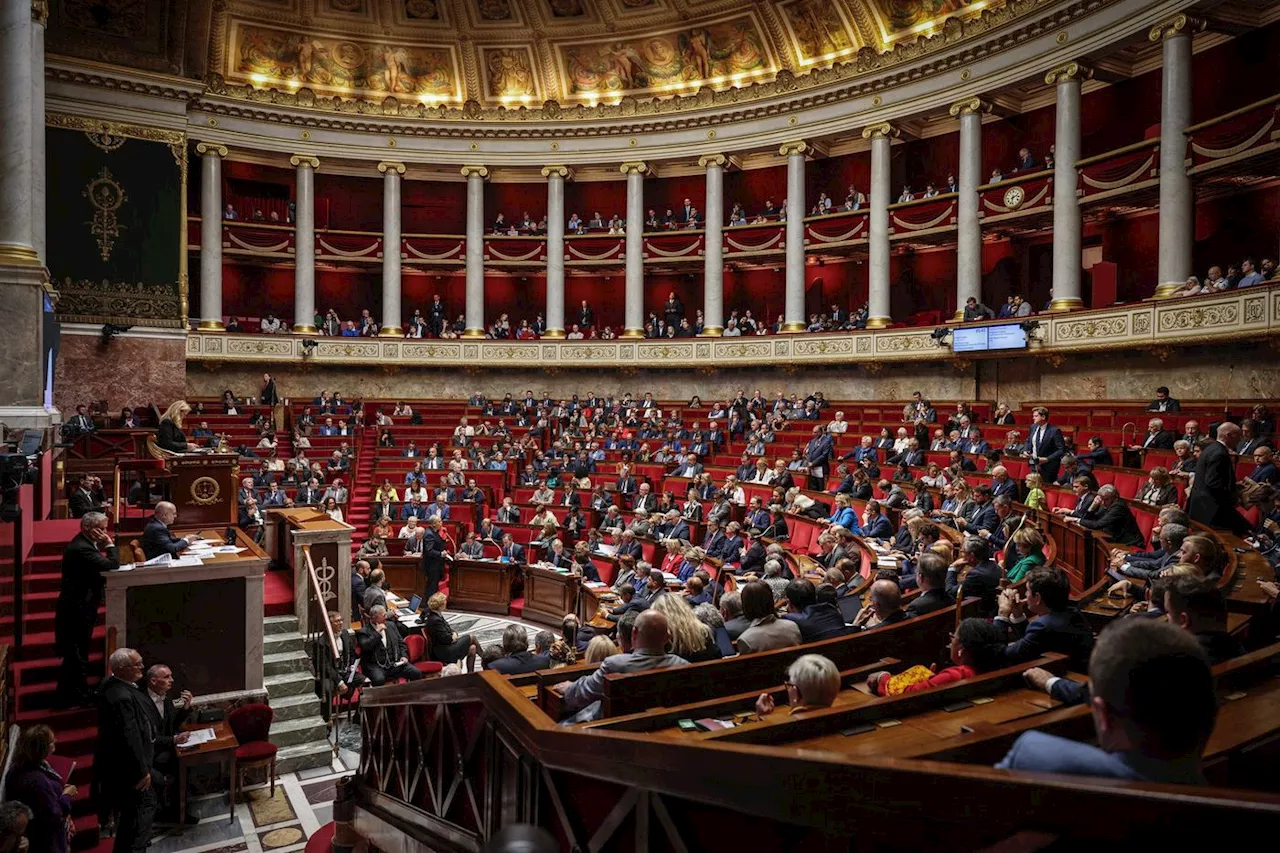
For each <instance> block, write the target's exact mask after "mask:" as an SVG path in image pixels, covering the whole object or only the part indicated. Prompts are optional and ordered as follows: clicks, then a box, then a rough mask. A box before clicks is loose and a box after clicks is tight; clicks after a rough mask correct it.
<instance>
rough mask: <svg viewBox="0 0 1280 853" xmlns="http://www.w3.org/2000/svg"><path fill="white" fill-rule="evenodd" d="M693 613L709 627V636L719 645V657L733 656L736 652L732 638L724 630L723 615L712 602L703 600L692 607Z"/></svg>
mask: <svg viewBox="0 0 1280 853" xmlns="http://www.w3.org/2000/svg"><path fill="white" fill-rule="evenodd" d="M693 615H694V616H696V617H697V619H698V621H699V622H701V623H702V624H703V625H706V626H707V627H708V628H710V629H711V636H713V637H715V640H716V645H717V646H719V647H720V656H721V657H726V658H728V657H733V656H734V655H736V654H737V653H738V650H737V649H736V648H734V645H733V640H731V639H729V632H728V631H726V630H725V627H724V617H723V616H722V615H721V613H720V611H719V610H717V609H716V606H715V605H714V604H712V603H710V602H707V601H704V602H703V603H702V604H699V605H698V606H697V607H695V608H693Z"/></svg>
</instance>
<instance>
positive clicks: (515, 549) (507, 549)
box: [501, 542, 525, 565]
mask: <svg viewBox="0 0 1280 853" xmlns="http://www.w3.org/2000/svg"><path fill="white" fill-rule="evenodd" d="M501 556H503V557H507V558H509V559H510V560H511V562H513V563H515V564H516V565H524V563H525V555H524V546H523V545H521V544H520V543H519V542H512V543H511V544H510V545H504V546H503V548H502V555H501Z"/></svg>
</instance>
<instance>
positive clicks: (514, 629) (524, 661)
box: [489, 622, 551, 675]
mask: <svg viewBox="0 0 1280 853" xmlns="http://www.w3.org/2000/svg"><path fill="white" fill-rule="evenodd" d="M502 651H503V656H502V657H500V658H498V659H497V660H496V661H494V662H493V663H491V664H490V665H489V669H492V670H493V671H494V672H500V673H502V674H503V675H521V674H523V673H526V672H537V671H538V670H540V669H547V668H548V667H550V666H551V655H550V654H542V655H537V654H534V653H533V652H531V651H529V632H528V630H526V629H525V627H524V626H523V625H517V624H515V623H514V622H513V623H511V624H510V625H508V626H507V627H506V628H503V629H502Z"/></svg>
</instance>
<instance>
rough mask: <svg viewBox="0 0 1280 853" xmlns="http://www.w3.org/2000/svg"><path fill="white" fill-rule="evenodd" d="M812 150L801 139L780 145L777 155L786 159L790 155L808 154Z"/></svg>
mask: <svg viewBox="0 0 1280 853" xmlns="http://www.w3.org/2000/svg"><path fill="white" fill-rule="evenodd" d="M812 150H813V148H812V146H810V145H809V143H807V142H805V141H804V140H803V139H797V140H795V141H793V142H784V143H782V145H781V146H779V148H778V153H779V154H781V155H782V156H784V157H788V156H790V155H792V154H808V153H809V152H810V151H812Z"/></svg>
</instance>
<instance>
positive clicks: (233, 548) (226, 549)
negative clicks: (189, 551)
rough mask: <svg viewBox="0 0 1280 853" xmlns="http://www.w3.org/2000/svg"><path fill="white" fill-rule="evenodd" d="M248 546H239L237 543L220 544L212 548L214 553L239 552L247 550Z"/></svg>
mask: <svg viewBox="0 0 1280 853" xmlns="http://www.w3.org/2000/svg"><path fill="white" fill-rule="evenodd" d="M248 550H249V549H248V548H241V547H240V546H239V545H220V546H218V547H217V548H214V549H213V553H215V554H239V553H240V552H241V551H248Z"/></svg>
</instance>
